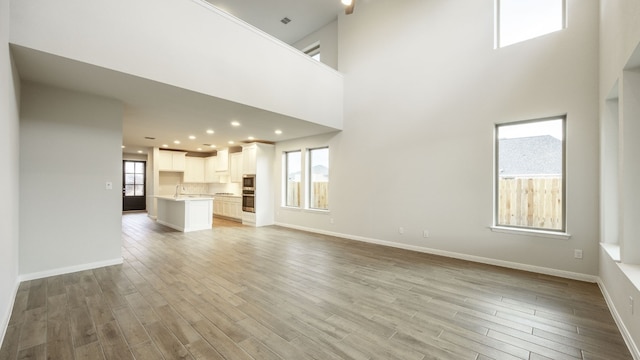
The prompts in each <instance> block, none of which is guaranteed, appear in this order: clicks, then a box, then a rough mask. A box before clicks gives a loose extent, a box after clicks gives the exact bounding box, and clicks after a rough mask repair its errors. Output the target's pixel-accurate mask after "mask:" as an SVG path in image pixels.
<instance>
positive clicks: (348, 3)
mask: <svg viewBox="0 0 640 360" xmlns="http://www.w3.org/2000/svg"><path fill="white" fill-rule="evenodd" d="M351 3H352V0H342V4H343V5H345V6H351Z"/></svg>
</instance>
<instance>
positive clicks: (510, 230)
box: [489, 226, 571, 240]
mask: <svg viewBox="0 0 640 360" xmlns="http://www.w3.org/2000/svg"><path fill="white" fill-rule="evenodd" d="M489 229H491V231H493V232H498V233H505V234H514V235H529V236H537V237H544V238H550V239H561V240H569V239H571V234H569V233H566V232H555V231H545V230H537V229H525V228H517V227H507V226H489Z"/></svg>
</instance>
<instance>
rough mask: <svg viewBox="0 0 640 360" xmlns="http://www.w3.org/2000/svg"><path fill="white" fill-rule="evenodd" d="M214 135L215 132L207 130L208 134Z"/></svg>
mask: <svg viewBox="0 0 640 360" xmlns="http://www.w3.org/2000/svg"><path fill="white" fill-rule="evenodd" d="M213 133H215V131H213V130H211V129H209V130H207V134H213Z"/></svg>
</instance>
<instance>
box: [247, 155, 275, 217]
mask: <svg viewBox="0 0 640 360" xmlns="http://www.w3.org/2000/svg"><path fill="white" fill-rule="evenodd" d="M242 154H243V155H242V168H243V173H244V174H255V176H256V178H255V205H256V206H255V213H250V212H243V213H242V223H243V224H246V225H251V226H266V225H273V223H274V211H273V208H274V203H275V199H274V195H273V194H274V191H273V188H274V184H272V181H271V180H272V178H273V160H274V157H275V147H274V146H273V145H271V144H262V143H251V144H246V145H243V146H242Z"/></svg>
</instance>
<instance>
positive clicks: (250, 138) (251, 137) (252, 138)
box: [247, 136, 255, 140]
mask: <svg viewBox="0 0 640 360" xmlns="http://www.w3.org/2000/svg"><path fill="white" fill-rule="evenodd" d="M247 139H249V140H254V139H255V138H254V137H253V136H249V137H248V138H247Z"/></svg>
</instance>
